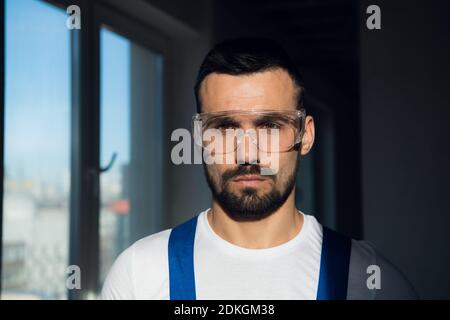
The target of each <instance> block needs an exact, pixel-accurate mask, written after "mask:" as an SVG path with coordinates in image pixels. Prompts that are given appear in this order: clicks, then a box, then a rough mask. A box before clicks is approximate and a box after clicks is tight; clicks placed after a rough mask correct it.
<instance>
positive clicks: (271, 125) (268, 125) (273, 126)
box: [259, 121, 281, 130]
mask: <svg viewBox="0 0 450 320" xmlns="http://www.w3.org/2000/svg"><path fill="white" fill-rule="evenodd" d="M259 127H260V128H261V129H278V130H280V129H281V124H280V123H278V122H274V121H267V122H263V123H261V124H260V125H259Z"/></svg>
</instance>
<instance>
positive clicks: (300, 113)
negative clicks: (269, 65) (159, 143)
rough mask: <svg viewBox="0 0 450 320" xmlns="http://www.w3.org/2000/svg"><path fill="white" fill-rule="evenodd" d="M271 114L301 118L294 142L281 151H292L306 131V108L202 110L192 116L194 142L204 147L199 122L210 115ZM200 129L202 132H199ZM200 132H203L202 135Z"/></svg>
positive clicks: (202, 121)
mask: <svg viewBox="0 0 450 320" xmlns="http://www.w3.org/2000/svg"><path fill="white" fill-rule="evenodd" d="M253 114H257V115H270V114H280V115H286V116H291V117H295V118H296V119H295V120H298V119H299V120H300V126H301V128H300V129H299V128H296V129H297V131H296V133H295V139H294V143H293V144H292V145H291V146H289V147H288V148H287V150H284V151H280V152H288V151H291V150H292V149H293V148H294V147H295V146H296V145H298V144H299V143H300V142H301V141H302V138H303V134H304V132H305V119H306V110H305V109H304V108H300V109H297V110H272V109H265V110H254V109H251V110H228V111H218V112H202V113H195V114H194V115H193V117H192V132H193V138H194V142H195V144H196V145H197V146H199V147H201V148H204V146H203V130H204V127H203V125H202V128H198V122H201V123H202V124H203V123H204V121H205V120H207V118H210V117H219V116H227V115H253ZM199 129H200V132H198V131H199ZM198 133H201V134H200V135H199V134H198Z"/></svg>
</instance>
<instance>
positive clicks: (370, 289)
mask: <svg viewBox="0 0 450 320" xmlns="http://www.w3.org/2000/svg"><path fill="white" fill-rule="evenodd" d="M347 298H348V299H401V300H404V299H418V296H417V294H416V292H415V290H414V288H413V287H412V285H411V283H410V282H409V281H408V279H407V278H406V277H405V276H404V274H403V273H402V272H401V271H400V270H399V269H398V268H397V267H396V266H395V265H394V264H392V263H391V262H390V261H389V260H388V259H386V258H385V257H384V256H383V255H382V254H380V253H379V252H378V250H377V249H376V248H375V246H374V245H372V244H371V243H369V242H367V241H359V240H352V249H351V255H350V267H349V279H348V292H347Z"/></svg>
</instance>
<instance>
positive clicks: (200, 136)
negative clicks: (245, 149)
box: [193, 109, 306, 154]
mask: <svg viewBox="0 0 450 320" xmlns="http://www.w3.org/2000/svg"><path fill="white" fill-rule="evenodd" d="M305 117H306V112H305V110H304V109H300V110H292V111H279V110H245V111H223V112H206V113H197V114H195V115H194V117H193V131H194V141H195V143H196V144H197V145H199V146H200V147H202V148H209V149H211V148H213V149H214V152H215V153H218V154H222V153H223V154H225V153H230V152H234V151H235V150H236V149H237V148H238V147H239V145H240V144H241V143H242V142H243V141H244V139H245V137H248V138H249V139H250V141H251V142H252V143H253V144H255V145H256V146H257V147H258V149H259V150H260V151H264V152H286V151H289V150H291V149H293V148H294V147H295V146H296V145H297V144H298V143H300V142H301V139H302V136H303V132H304V124H305Z"/></svg>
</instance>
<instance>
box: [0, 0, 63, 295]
mask: <svg viewBox="0 0 450 320" xmlns="http://www.w3.org/2000/svg"><path fill="white" fill-rule="evenodd" d="M5 16H6V21H5V26H6V32H5V37H6V38H5V41H6V47H5V55H6V56H5V66H6V70H5V137H4V139H5V178H4V182H3V184H4V199H3V201H4V204H3V214H4V216H3V219H4V220H3V242H2V246H3V259H2V263H3V265H2V287H3V288H2V298H3V299H14V298H32V299H61V298H66V286H65V281H66V273H65V271H66V267H67V261H68V239H69V230H68V223H69V208H68V204H69V188H70V172H69V167H70V166H69V161H70V158H69V152H70V98H71V97H70V85H71V84H70V50H69V48H70V41H69V40H70V34H69V30H68V29H67V27H66V19H67V15H66V13H65V11H64V10H60V9H59V8H56V7H54V6H52V5H50V4H48V3H45V2H41V1H37V0H20V1H17V0H6V1H5Z"/></svg>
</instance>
